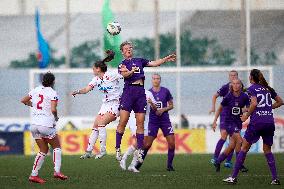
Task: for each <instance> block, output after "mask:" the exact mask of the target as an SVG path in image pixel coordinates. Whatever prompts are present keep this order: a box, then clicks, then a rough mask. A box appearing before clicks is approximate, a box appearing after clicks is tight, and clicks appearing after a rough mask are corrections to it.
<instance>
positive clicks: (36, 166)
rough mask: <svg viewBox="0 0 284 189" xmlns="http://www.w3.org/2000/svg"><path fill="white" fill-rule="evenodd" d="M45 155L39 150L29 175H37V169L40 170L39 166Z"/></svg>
mask: <svg viewBox="0 0 284 189" xmlns="http://www.w3.org/2000/svg"><path fill="white" fill-rule="evenodd" d="M45 156H46V154H45V153H43V152H39V153H38V154H37V155H36V157H35V161H34V165H33V170H32V174H31V176H37V175H38V171H39V170H40V168H41V166H42V164H43V162H44V158H45Z"/></svg>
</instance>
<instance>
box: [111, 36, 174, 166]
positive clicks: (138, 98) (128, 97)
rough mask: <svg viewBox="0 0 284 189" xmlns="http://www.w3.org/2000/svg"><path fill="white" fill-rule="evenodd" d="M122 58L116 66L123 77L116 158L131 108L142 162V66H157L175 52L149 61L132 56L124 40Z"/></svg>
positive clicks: (143, 109) (139, 157)
mask: <svg viewBox="0 0 284 189" xmlns="http://www.w3.org/2000/svg"><path fill="white" fill-rule="evenodd" d="M120 50H121V52H122V54H123V56H124V60H123V61H122V62H121V64H120V65H119V66H118V70H119V73H121V75H122V76H123V77H124V88H123V92H122V96H121V101H120V120H119V124H118V126H117V130H116V147H115V148H116V159H117V160H118V161H120V160H121V159H122V156H121V151H120V144H121V139H122V136H123V133H124V130H125V126H126V124H127V122H128V119H129V115H130V112H131V111H132V110H133V111H134V113H135V118H136V126H137V130H136V139H137V151H136V152H135V154H136V155H137V158H138V161H139V162H143V158H142V156H143V149H142V147H143V140H144V120H145V113H146V105H147V101H146V95H145V89H144V80H145V75H144V70H143V69H144V67H157V66H160V65H162V64H164V63H166V62H172V61H175V60H176V54H171V55H168V56H166V57H164V58H162V59H158V60H154V61H149V60H146V59H144V58H134V57H133V46H132V44H131V43H130V42H128V41H126V42H123V43H122V44H121V45H120Z"/></svg>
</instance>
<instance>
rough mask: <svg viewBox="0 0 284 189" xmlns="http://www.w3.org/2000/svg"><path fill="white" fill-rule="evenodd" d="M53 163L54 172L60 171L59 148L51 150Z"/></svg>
mask: <svg viewBox="0 0 284 189" xmlns="http://www.w3.org/2000/svg"><path fill="white" fill-rule="evenodd" d="M53 163H54V171H55V172H56V173H60V168H61V149H60V148H55V149H54V150H53Z"/></svg>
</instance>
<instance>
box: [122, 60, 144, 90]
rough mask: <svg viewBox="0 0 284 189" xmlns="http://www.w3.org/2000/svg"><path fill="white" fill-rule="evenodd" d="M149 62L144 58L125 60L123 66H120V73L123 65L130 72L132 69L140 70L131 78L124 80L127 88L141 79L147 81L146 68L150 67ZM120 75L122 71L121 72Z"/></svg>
mask: <svg viewBox="0 0 284 189" xmlns="http://www.w3.org/2000/svg"><path fill="white" fill-rule="evenodd" d="M148 64H149V60H146V59H143V58H132V59H129V60H127V59H124V60H123V61H122V62H121V64H119V66H118V71H119V69H120V67H121V66H122V65H125V66H126V68H127V69H128V70H132V67H135V66H136V67H138V69H137V70H136V71H135V72H134V74H133V75H132V76H131V77H128V78H124V83H125V86H126V85H129V84H131V83H133V82H135V81H137V80H139V79H142V80H145V76H144V70H143V69H144V67H146V66H148ZM119 73H120V71H119Z"/></svg>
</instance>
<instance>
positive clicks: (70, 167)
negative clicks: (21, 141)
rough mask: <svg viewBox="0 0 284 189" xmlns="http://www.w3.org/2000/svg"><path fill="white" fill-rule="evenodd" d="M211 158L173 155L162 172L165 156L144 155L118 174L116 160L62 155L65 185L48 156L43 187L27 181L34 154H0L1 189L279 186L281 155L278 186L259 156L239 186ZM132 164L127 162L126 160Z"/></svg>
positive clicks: (283, 167)
mask: <svg viewBox="0 0 284 189" xmlns="http://www.w3.org/2000/svg"><path fill="white" fill-rule="evenodd" d="M210 159H211V155H176V156H175V159H174V167H175V169H176V171H175V172H167V171H166V161H167V156H166V155H149V156H147V158H146V160H145V163H144V165H143V167H142V168H141V172H140V173H136V174H135V173H131V172H128V171H122V170H121V169H120V167H119V164H118V162H117V161H116V160H115V157H114V156H106V157H104V158H103V159H101V160H96V159H94V158H93V159H86V160H81V159H79V156H63V162H62V172H63V173H64V174H66V175H67V176H69V179H68V180H67V181H60V180H55V179H54V178H53V177H52V176H53V163H52V157H51V156H48V157H46V160H45V162H44V164H43V166H42V169H41V171H40V173H39V175H40V176H41V177H42V178H44V179H46V180H47V182H46V183H45V184H44V185H39V184H35V183H29V181H28V177H29V175H30V172H31V168H32V165H33V161H34V156H0V188H2V189H4V188H17V189H25V188H58V189H59V188H60V189H63V188H66V189H67V188H68V189H70V188H76V189H81V188H99V189H101V188H114V189H126V188H132V189H133V188H146V189H147V188H149V189H150V188H151V189H152V188H163V189H164V188H191V189H201V188H202V189H203V188H210V189H214V188H218V189H222V188H234V189H236V188H242V189H244V188H249V189H253V188H257V189H260V188H263V189H264V188H265V189H267V188H283V185H284V155H283V154H276V155H275V159H276V163H277V170H278V174H279V179H280V181H281V182H282V185H281V186H279V187H278V186H271V185H270V182H271V176H270V172H269V169H268V166H267V164H266V159H265V158H264V156H263V154H249V155H248V156H247V159H246V162H245V164H246V166H247V167H248V168H249V172H248V173H240V175H239V180H238V184H237V185H234V186H230V185H227V184H225V183H222V179H223V178H225V177H227V176H228V175H229V174H230V173H231V169H228V168H224V167H223V166H222V168H221V172H220V173H216V172H215V169H214V167H213V165H212V164H210V163H209V160H210ZM129 163H130V162H129Z"/></svg>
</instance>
